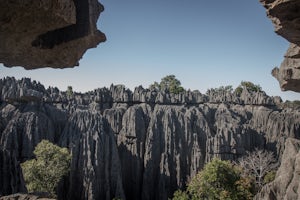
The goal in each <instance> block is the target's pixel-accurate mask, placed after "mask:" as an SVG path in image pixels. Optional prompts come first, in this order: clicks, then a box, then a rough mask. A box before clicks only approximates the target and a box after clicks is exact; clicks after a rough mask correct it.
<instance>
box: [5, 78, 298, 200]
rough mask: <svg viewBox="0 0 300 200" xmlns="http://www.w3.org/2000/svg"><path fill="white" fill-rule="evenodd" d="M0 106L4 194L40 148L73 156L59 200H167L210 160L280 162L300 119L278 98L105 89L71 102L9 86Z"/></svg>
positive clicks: (8, 81)
mask: <svg viewBox="0 0 300 200" xmlns="http://www.w3.org/2000/svg"><path fill="white" fill-rule="evenodd" d="M28 91H35V92H28ZM24 94H25V95H24ZM36 94H40V95H36ZM31 95H32V96H31ZM29 97H30V98H29ZM33 97H36V98H33ZM251 98H252V99H251ZM0 99H1V101H0V146H1V148H2V149H3V151H5V153H4V154H3V155H4V156H5V160H7V161H9V162H7V161H5V162H3V169H7V170H6V171H5V173H4V172H2V171H1V169H0V176H2V177H4V175H5V176H7V175H8V174H9V175H11V176H10V177H7V178H5V179H0V180H4V181H3V184H1V183H0V191H1V192H2V193H1V195H9V194H11V193H15V192H22V191H21V190H22V189H24V184H23V183H22V181H21V180H22V175H21V174H22V172H21V170H20V166H19V163H21V162H24V161H25V160H27V159H31V158H32V157H33V154H32V151H33V149H34V147H35V145H36V144H37V143H39V142H40V141H41V140H42V139H47V140H50V141H51V142H53V143H56V144H58V145H60V146H64V147H68V149H69V150H70V151H71V152H72V164H71V171H70V174H69V175H68V176H67V177H65V178H64V179H63V181H62V182H61V183H60V185H59V188H58V194H59V198H60V199H113V198H122V199H132V200H138V199H146V200H147V199H149V200H165V199H168V198H170V197H171V196H172V194H173V192H174V191H175V190H177V189H178V188H184V187H185V186H186V183H187V182H188V181H189V180H190V179H191V177H193V176H194V175H195V174H196V173H197V171H198V170H200V169H202V168H203V166H204V164H205V163H206V162H208V161H210V160H211V159H212V158H213V157H219V158H221V159H227V160H234V159H236V158H238V157H239V156H241V155H244V154H245V152H246V151H252V150H254V149H255V148H264V149H268V150H271V151H273V152H274V153H275V155H276V157H277V158H278V161H279V162H280V160H281V158H283V156H284V153H283V152H284V149H285V143H286V141H287V139H288V138H295V139H299V138H300V110H297V109H294V110H291V109H289V110H287V109H281V108H278V107H277V106H276V104H275V102H277V100H278V99H277V100H276V98H274V97H268V96H267V95H266V94H265V93H263V92H262V93H259V94H257V93H250V92H249V91H246V90H245V91H243V92H242V94H241V95H240V96H239V97H235V96H233V94H229V93H224V94H219V95H217V94H215V93H211V94H207V95H204V94H201V93H200V92H198V91H187V92H185V93H183V94H178V95H171V94H168V93H167V92H158V91H151V90H148V89H144V88H142V87H138V88H136V89H135V90H134V91H133V92H131V91H130V90H128V89H126V88H125V86H122V85H117V86H114V85H112V86H111V87H110V88H109V89H108V88H100V89H96V90H94V91H91V92H87V93H76V92H74V93H73V95H69V96H68V95H67V93H66V92H65V91H60V90H58V89H57V88H52V87H50V88H48V89H46V88H45V87H44V86H43V85H42V84H41V83H38V82H35V81H31V80H30V79H21V80H16V79H14V78H10V77H7V78H5V79H0ZM52 100H53V102H51V101H52ZM20 101H21V103H20ZM114 101H116V102H118V103H116V102H114ZM134 101H137V103H136V104H130V102H134ZM165 102H167V103H165ZM189 102H192V103H193V102H195V104H188V103H189ZM197 102H199V103H197ZM241 102H246V103H247V102H248V103H250V104H249V105H245V104H241ZM257 102H259V103H262V104H261V105H254V104H255V103H257ZM172 103H174V104H172ZM273 103H274V104H273ZM0 159H1V155H0ZM12 166H13V167H12ZM8 171H9V172H8ZM1 173H2V174H1ZM8 181H11V182H13V183H14V184H10V187H9V188H7V187H5V185H9V184H8Z"/></svg>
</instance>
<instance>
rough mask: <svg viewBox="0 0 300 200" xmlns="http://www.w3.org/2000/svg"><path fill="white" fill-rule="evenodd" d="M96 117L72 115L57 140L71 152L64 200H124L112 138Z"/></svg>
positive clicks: (102, 119) (102, 121)
mask: <svg viewBox="0 0 300 200" xmlns="http://www.w3.org/2000/svg"><path fill="white" fill-rule="evenodd" d="M109 129H110V126H109V124H107V123H106V120H105V119H104V118H103V117H102V116H101V115H100V114H99V113H91V112H87V111H78V112H75V113H74V114H73V115H72V116H71V117H70V119H69V121H68V123H67V125H66V127H65V129H64V131H63V135H62V137H61V140H60V144H61V145H62V146H66V147H68V148H69V149H70V150H71V153H72V163H71V172H70V175H69V179H68V180H66V181H67V182H68V183H69V185H68V186H67V187H66V188H65V189H66V190H67V191H66V194H65V197H64V198H67V199H106V200H110V199H113V198H115V197H116V198H122V199H125V196H124V192H123V186H122V176H121V164H120V160H119V155H118V150H117V145H116V143H115V138H114V135H113V134H111V132H110V130H109Z"/></svg>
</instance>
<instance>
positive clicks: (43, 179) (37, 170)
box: [21, 140, 71, 197]
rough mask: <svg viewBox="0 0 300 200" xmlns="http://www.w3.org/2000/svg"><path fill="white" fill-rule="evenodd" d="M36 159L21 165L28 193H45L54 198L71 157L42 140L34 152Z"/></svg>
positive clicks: (66, 150) (59, 148)
mask: <svg viewBox="0 0 300 200" xmlns="http://www.w3.org/2000/svg"><path fill="white" fill-rule="evenodd" d="M34 154H35V156H36V159H32V160H28V161H26V162H24V163H22V164H21V167H22V171H23V176H24V179H25V183H26V187H27V190H28V192H46V193H48V194H50V195H51V196H52V197H55V188H56V187H57V184H58V182H59V181H60V180H61V178H62V177H63V176H64V175H66V174H67V173H68V171H69V169H70V161H71V155H70V153H69V151H68V149H67V148H61V147H59V146H57V145H54V144H52V143H51V142H49V141H47V140H42V141H41V142H40V143H39V144H38V145H37V146H36V147H35V150H34Z"/></svg>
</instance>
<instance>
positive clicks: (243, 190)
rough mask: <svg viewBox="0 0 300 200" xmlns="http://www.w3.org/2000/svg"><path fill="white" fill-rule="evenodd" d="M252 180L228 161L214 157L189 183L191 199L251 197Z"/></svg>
mask: <svg viewBox="0 0 300 200" xmlns="http://www.w3.org/2000/svg"><path fill="white" fill-rule="evenodd" d="M251 188H252V185H251V181H250V180H249V179H246V178H243V177H242V176H241V172H240V170H239V169H238V168H237V167H235V166H234V165H233V164H231V163H230V162H228V161H222V160H219V159H213V160H212V161H211V162H209V163H207V164H206V166H205V167H204V169H203V170H202V171H201V172H199V173H198V174H197V175H196V176H195V177H194V178H193V179H192V180H191V182H190V183H189V185H188V189H187V191H188V193H189V195H190V197H191V199H220V200H225V199H231V200H243V199H245V200H246V199H251V198H252V193H251Z"/></svg>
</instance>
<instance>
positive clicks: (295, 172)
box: [254, 138, 300, 200]
mask: <svg viewBox="0 0 300 200" xmlns="http://www.w3.org/2000/svg"><path fill="white" fill-rule="evenodd" d="M299 151H300V140H298V139H293V138H288V139H287V140H286V142H285V149H284V152H283V156H282V160H281V165H280V167H279V169H278V171H277V173H276V177H275V180H274V181H273V182H271V183H269V184H267V185H265V186H264V187H263V188H262V190H261V191H260V192H259V193H258V194H257V195H256V196H255V198H254V199H255V200H273V199H283V200H288V199H299V198H300V182H299V179H300V153H299Z"/></svg>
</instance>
